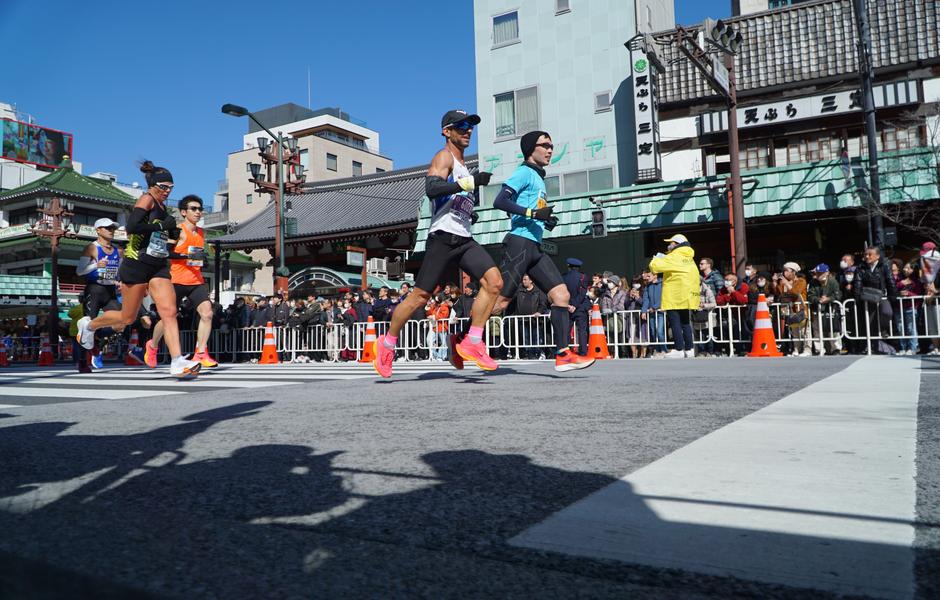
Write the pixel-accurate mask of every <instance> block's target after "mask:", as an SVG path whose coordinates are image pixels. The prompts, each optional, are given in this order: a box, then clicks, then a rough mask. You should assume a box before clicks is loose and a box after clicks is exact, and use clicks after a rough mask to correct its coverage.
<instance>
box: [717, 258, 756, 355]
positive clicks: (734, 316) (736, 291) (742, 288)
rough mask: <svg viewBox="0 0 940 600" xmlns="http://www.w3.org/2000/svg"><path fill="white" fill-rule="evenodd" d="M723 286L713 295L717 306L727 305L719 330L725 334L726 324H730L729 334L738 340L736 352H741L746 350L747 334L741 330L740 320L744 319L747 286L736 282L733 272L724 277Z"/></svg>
mask: <svg viewBox="0 0 940 600" xmlns="http://www.w3.org/2000/svg"><path fill="white" fill-rule="evenodd" d="M724 282H725V284H724V286H722V288H721V290H720V291H719V292H718V296H716V297H715V302H716V303H717V304H718V306H727V307H729V308H728V310H727V311H724V315H720V316H723V317H724V319H723V321H724V322H723V323H720V324H719V330H720V331H721V332H722V333H724V334H726V335H727V333H728V324H729V322H730V325H731V332H730V333H731V336H732V339H736V340H740V341H739V342H738V343H737V344H735V347H736V349H737V352H738V354H743V353H744V352H747V348H746V347H745V345H746V344H745V341H746V338H747V336H746V335H745V332H744V331H742V327H741V321H742V320H744V317H745V314H744V312H743V311H744V310H745V309H744V308H736V307H744V306H747V291H748V287H747V284H746V283H743V282H742V283H738V276H737V275H735V274H734V273H728V274H726V275H725V278H724Z"/></svg>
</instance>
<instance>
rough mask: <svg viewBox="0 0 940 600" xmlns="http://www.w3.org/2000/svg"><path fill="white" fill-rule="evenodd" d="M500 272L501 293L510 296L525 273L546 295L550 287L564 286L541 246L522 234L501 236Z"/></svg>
mask: <svg viewBox="0 0 940 600" xmlns="http://www.w3.org/2000/svg"><path fill="white" fill-rule="evenodd" d="M499 270H500V271H501V272H502V274H503V290H502V291H501V292H500V295H501V296H503V297H505V298H512V297H513V296H515V295H516V290H518V289H519V284H520V283H522V276H523V275H525V274H526V273H528V274H529V277H531V278H532V281H533V282H534V283H535V285H537V286H538V287H539V289H540V290H542V291H543V292H545V293H546V294H547V293H548V292H549V291H551V289H552V288H554V287H557V286H559V285H564V283H565V282H564V280H563V279H562V278H561V273H559V272H558V267H556V266H555V263H553V262H552V259H551V258H549V257H548V255H547V254H543V253H542V246H540V245H539V244H536V243H535V242H533V241H532V240H530V239H528V238H524V237H522V236H521V235H513V234H511V233H508V234H506V237H505V238H503V258H502V260H501V261H500V264H499Z"/></svg>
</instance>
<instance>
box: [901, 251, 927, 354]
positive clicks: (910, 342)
mask: <svg viewBox="0 0 940 600" xmlns="http://www.w3.org/2000/svg"><path fill="white" fill-rule="evenodd" d="M917 271H918V265H917V262H909V263H907V264H905V265H904V266H903V267H901V277H900V279H899V280H898V296H900V299H899V300H898V302H899V303H900V306H899V308H900V310H899V311H897V312H896V313H895V314H894V331H895V335H903V336H904V337H903V338H901V351H900V352H899V354H903V355H905V356H914V355H915V354H917V353H918V350H919V348H918V342H917V313H918V311H920V307H921V304H922V303H923V301H922V300H921V299H920V296H923V294H924V286H923V285H922V284H921V282H920V273H918V272H917Z"/></svg>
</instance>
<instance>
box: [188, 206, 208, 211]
mask: <svg viewBox="0 0 940 600" xmlns="http://www.w3.org/2000/svg"><path fill="white" fill-rule="evenodd" d="M183 210H188V211H190V212H204V209H203V208H202V207H201V206H190V207H189V208H184V209H183Z"/></svg>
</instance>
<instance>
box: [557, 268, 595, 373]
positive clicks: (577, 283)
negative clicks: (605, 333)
mask: <svg viewBox="0 0 940 600" xmlns="http://www.w3.org/2000/svg"><path fill="white" fill-rule="evenodd" d="M565 262H566V263H567V265H568V272H567V273H565V275H564V277H563V279H564V281H565V285H566V286H567V287H568V294H570V295H571V301H570V303H569V305H568V310H569V311H571V321H572V322H573V323H574V326H575V328H576V331H577V332H578V354H580V355H582V356H584V355H586V354H587V343H588V323H589V321H588V319H589V316H590V311H591V302H590V300H589V299H588V297H587V280H586V279H585V277H584V274H583V273H581V265H583V264H584V263H583V262H581V261H580V260H578V259H577V258H569V259H567V260H565Z"/></svg>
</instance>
